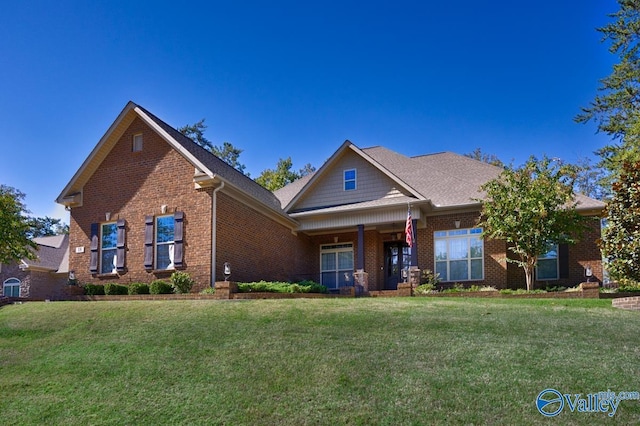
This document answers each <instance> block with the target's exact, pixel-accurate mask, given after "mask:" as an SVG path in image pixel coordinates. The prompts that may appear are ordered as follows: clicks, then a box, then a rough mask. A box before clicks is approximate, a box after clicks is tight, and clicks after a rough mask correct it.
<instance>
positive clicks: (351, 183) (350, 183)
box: [344, 180, 356, 191]
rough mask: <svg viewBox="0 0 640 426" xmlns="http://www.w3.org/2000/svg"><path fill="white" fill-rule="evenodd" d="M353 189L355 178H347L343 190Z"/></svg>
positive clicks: (354, 187)
mask: <svg viewBox="0 0 640 426" xmlns="http://www.w3.org/2000/svg"><path fill="white" fill-rule="evenodd" d="M353 189H356V181H355V180H348V181H345V182H344V190H345V191H351V190H353Z"/></svg>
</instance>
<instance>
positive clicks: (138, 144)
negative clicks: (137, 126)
mask: <svg viewBox="0 0 640 426" xmlns="http://www.w3.org/2000/svg"><path fill="white" fill-rule="evenodd" d="M131 151H133V152H140V151H142V133H139V134H137V135H133V144H132V147H131Z"/></svg>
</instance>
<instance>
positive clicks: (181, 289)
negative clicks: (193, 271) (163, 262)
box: [171, 271, 194, 293]
mask: <svg viewBox="0 0 640 426" xmlns="http://www.w3.org/2000/svg"><path fill="white" fill-rule="evenodd" d="M171 284H172V285H173V288H174V289H175V292H176V293H189V292H190V291H191V287H193V284H194V283H193V280H192V279H191V277H190V276H189V274H188V273H186V272H181V271H176V272H174V273H173V274H171Z"/></svg>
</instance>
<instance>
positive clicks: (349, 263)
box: [338, 251, 353, 269]
mask: <svg viewBox="0 0 640 426" xmlns="http://www.w3.org/2000/svg"><path fill="white" fill-rule="evenodd" d="M338 269H353V252H352V251H343V252H339V253H338Z"/></svg>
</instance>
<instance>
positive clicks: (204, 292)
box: [200, 287, 216, 294]
mask: <svg viewBox="0 0 640 426" xmlns="http://www.w3.org/2000/svg"><path fill="white" fill-rule="evenodd" d="M215 293H216V289H215V288H213V287H207V288H205V289H204V290H202V291H201V292H200V294H215Z"/></svg>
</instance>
